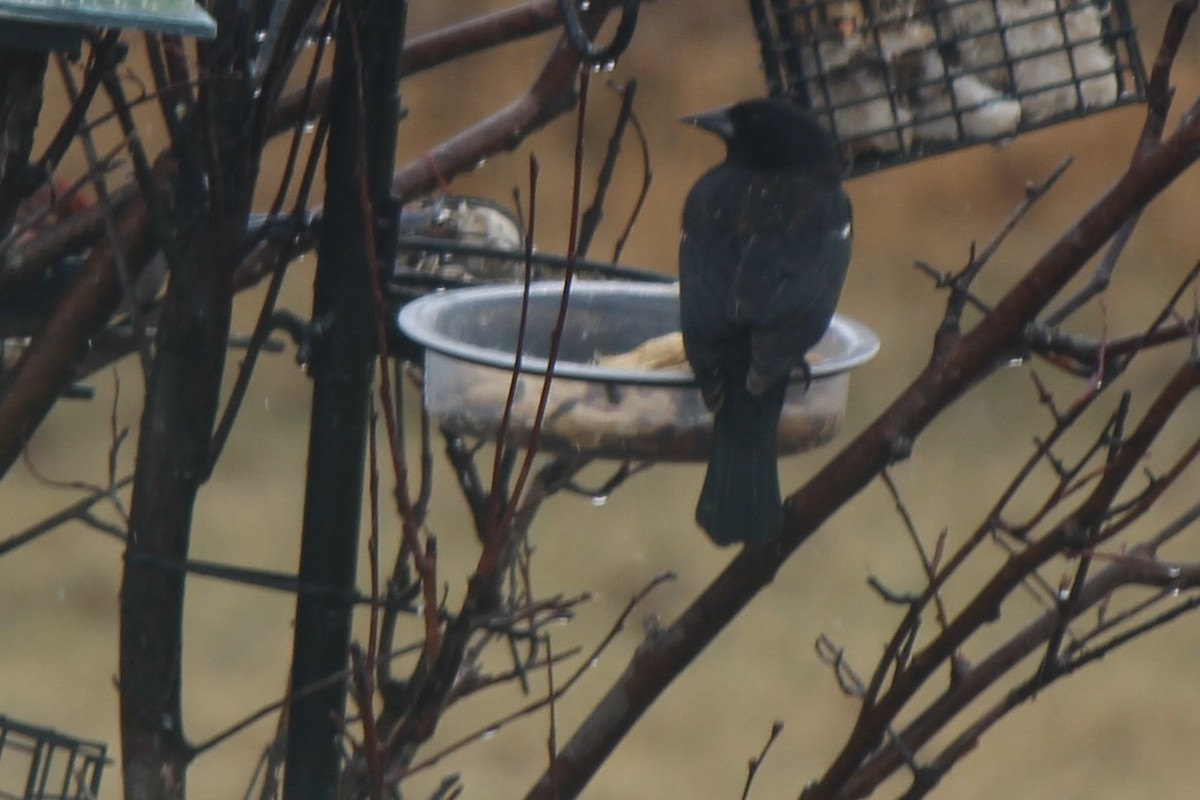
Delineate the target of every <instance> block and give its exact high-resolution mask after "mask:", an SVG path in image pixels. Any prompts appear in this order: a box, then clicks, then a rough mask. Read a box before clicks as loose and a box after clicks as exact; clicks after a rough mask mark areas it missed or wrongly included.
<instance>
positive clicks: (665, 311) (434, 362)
mask: <svg viewBox="0 0 1200 800" xmlns="http://www.w3.org/2000/svg"><path fill="white" fill-rule="evenodd" d="M561 292H562V284H561V283H560V282H542V283H536V284H533V285H532V286H531V288H530V302H529V312H528V322H527V327H526V334H525V350H524V355H523V356H522V359H521V364H520V369H521V374H520V377H519V382H518V387H517V392H516V398H515V401H514V405H513V409H512V415H511V419H510V423H509V429H508V434H507V442H508V443H509V444H511V445H513V446H518V447H519V446H524V445H526V444H528V442H529V437H530V434H531V432H532V429H533V423H534V420H535V415H536V411H537V406H538V400H539V398H540V395H541V391H542V386H543V382H544V380H545V375H546V371H547V366H548V365H547V360H546V356H547V353H548V350H549V345H550V338H551V332H552V331H553V329H554V324H555V320H556V317H557V315H558V308H559V300H560V297H561ZM521 294H522V287H521V286H484V287H473V288H468V289H455V290H451V291H446V292H441V293H438V294H431V295H427V296H425V297H423V298H421V299H418V300H415V301H413V302H412V303H410V304H409V305H407V306H405V308H404V309H403V310H402V311H401V312H400V320H399V322H400V328H401V330H402V331H403V332H404V334H405V335H407V336H408V337H410V338H411V339H413V340H414V341H416V342H417V343H419V344H420V345H422V346H424V348H425V373H424V392H425V407H426V408H427V409H428V410H429V412H430V413H431V414H432V415H433V416H434V417H435V418H436V419H437V420H438V422H439V424H441V425H442V426H443V427H445V428H447V429H448V430H451V431H453V432H455V433H458V434H460V435H464V436H476V437H481V438H492V437H495V436H496V432H497V431H498V430H499V428H500V424H501V420H502V417H503V415H504V406H505V399H506V397H507V395H508V391H509V383H510V380H511V374H512V370H513V368H514V364H515V362H516V358H515V355H514V353H515V350H516V342H517V334H518V330H519V325H520V314H521ZM678 331H679V290H678V287H677V286H675V285H653V284H647V283H637V282H631V281H576V282H575V283H574V284H573V285H572V289H571V300H570V305H569V310H568V312H567V317H566V324H565V328H564V333H563V337H562V342H561V349H560V351H559V358H558V360H557V362H556V364H555V367H554V377H553V381H552V383H551V387H550V395H549V400H548V403H547V406H546V413H545V417H544V421H543V424H542V432H541V448H542V449H543V450H547V451H552V452H559V453H579V454H583V455H588V456H592V457H596V458H619V459H645V460H653V461H698V460H704V459H706V458H707V457H708V449H709V438H710V435H711V426H712V415H711V414H710V413H709V412H708V410H707V409H706V408H705V407H704V403H703V401H702V400H701V398H700V391H699V389H697V388H696V384H695V379H694V376H693V375H692V371H691V369H690V368H689V367H688V366H687V364H686V361H684V359H683V353H682V345H681V343H680V342H679V341H678ZM878 349H879V339H878V338H877V337H876V336H875V334H874V333H872V332H871V331H870V330H869V329H867V328H866V327H865V326H863V325H861V324H860V323H858V322H855V321H853V320H850V319H848V318H846V317H842V316H838V317H835V318H834V321H833V323H832V325H831V326H830V329H829V332H828V333H827V334H826V335H825V338H824V339H822V340H821V342H820V343H819V344H818V345H817V346H816V347H815V348H813V350H812V351H811V352H810V353H809V363H810V366H811V370H812V383H811V385H810V386H808V387H807V388H806V386H805V379H804V376H803V375H802V373H801V372H800V371H797V372H796V373H795V374H794V375H793V377H792V381H791V385H790V387H789V389H788V393H787V399H786V401H785V405H784V410H783V416H782V419H781V421H780V425H779V451H780V454H787V453H796V452H800V451H802V450H808V449H811V448H814V447H817V446H818V445H821V444H824V443H825V442H827V441H829V440H830V439H832V438H833V436H834V435H835V434H836V433H837V432H838V430H839V429H840V428H841V424H842V419H843V416H844V413H845V405H846V393H847V390H848V387H849V382H850V370H851V369H852V368H854V367H856V366H858V365H859V364H862V363H864V362H866V361H867V360H869V359H870V358H871V357H872V356H874V355H875V353H876V352H877V351H878Z"/></svg>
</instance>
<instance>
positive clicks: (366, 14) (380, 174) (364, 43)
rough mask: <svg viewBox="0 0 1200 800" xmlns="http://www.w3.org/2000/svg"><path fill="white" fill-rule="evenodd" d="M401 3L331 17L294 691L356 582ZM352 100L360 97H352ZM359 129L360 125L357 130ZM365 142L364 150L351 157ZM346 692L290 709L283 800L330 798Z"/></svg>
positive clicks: (339, 664)
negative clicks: (371, 237) (372, 252)
mask: <svg viewBox="0 0 1200 800" xmlns="http://www.w3.org/2000/svg"><path fill="white" fill-rule="evenodd" d="M406 10H407V4H406V3H404V2H385V1H384V0H373V1H372V0H366V2H363V1H362V0H358V1H357V2H345V3H343V6H342V9H341V13H340V15H339V20H338V45H337V52H336V55H335V58H334V66H333V76H332V87H331V103H330V108H329V113H330V114H331V119H330V129H329V145H328V152H327V154H326V170H325V179H326V202H325V214H324V218H323V220H322V236H321V241H320V244H319V245H318V248H317V255H318V261H317V270H316V278H315V282H314V289H313V291H314V298H313V319H314V320H321V321H322V322H323V323H325V324H327V325H328V330H327V334H326V335H324V336H322V337H320V338H319V339H318V341H316V342H315V343H314V346H313V351H312V359H311V361H310V371H311V374H312V376H313V405H312V417H311V424H310V428H309V456H308V476H307V479H306V483H305V501H304V522H303V530H302V542H301V552H300V570H299V577H300V582H301V584H304V585H314V586H321V587H324V588H326V589H328V590H331V591H330V592H329V594H328V595H327V594H324V593H323V594H321V595H319V596H317V595H301V596H300V597H299V598H298V599H297V602H296V630H295V636H294V644H293V654H292V673H291V689H292V691H293V692H302V691H304V689H305V687H308V686H311V685H313V684H315V683H318V682H320V681H322V680H325V679H328V678H329V676H331V675H334V674H336V673H337V672H339V671H340V670H342V669H344V668H345V666H346V663H347V650H348V646H349V643H350V634H351V623H352V613H351V612H352V607H351V606H350V604H349V603H348V602H347V601H342V600H337V599H333V598H335V597H337V596H338V595H339V594H341V595H342V596H345V594H344V593H348V592H349V590H351V589H353V587H354V583H355V566H356V563H357V559H358V533H359V525H360V514H361V509H362V502H363V476H364V462H365V448H366V435H367V418H368V417H367V415H368V413H369V397H370V391H371V381H372V376H373V372H374V369H373V367H374V362H373V359H374V357H375V338H374V328H373V325H372V319H373V317H372V314H371V308H372V306H371V303H372V297H371V289H370V281H369V277H370V276H369V272H368V269H371V268H374V266H375V265H370V264H368V251H367V247H366V236H365V233H366V231H367V230H368V226H367V224H366V223H367V214H368V211H369V209H367V208H364V207H363V202H362V192H361V188H362V187H361V186H360V183H359V181H361V180H362V178H363V171H362V166H363V165H365V167H366V172H365V174H366V180H367V188H368V191H369V193H370V197H371V199H372V206H373V208H374V209H375V210H376V211H377V212H379V213H377V215H376V220H375V222H376V224H375V233H376V236H377V241H376V251H377V254H378V256H379V258H380V260H381V261H382V260H385V259H389V258H392V257H393V256H392V255H391V254H393V253H394V252H395V231H394V226H393V225H392V223H391V221H390V220H391V217H392V216H394V215H393V214H392V213H391V209H392V207H393V204H392V203H391V199H390V196H389V192H390V184H391V174H392V171H393V169H394V161H395V146H396V128H397V123H398V118H399V115H398V112H397V109H398V103H399V95H398V88H397V86H398V79H399V72H398V69H397V67H396V65H398V63H399V57H400V51H401V48H402V43H403V40H404V21H405V15H406ZM360 92H361V94H360ZM364 126H365V128H364ZM364 142H365V144H366V152H365V153H362V152H360V147H361V146H362V144H363V143H364ZM344 709H345V685H344V683H342V682H336V683H334V684H332V685H330V686H328V687H326V688H323V689H321V690H320V691H316V692H313V693H311V694H305V695H304V696H302V697H299V698H298V699H297V700H296V701H295V702H294V703H293V704H292V706H291V710H290V717H289V722H288V744H287V760H286V768H285V769H286V771H285V776H284V797H285V798H287V800H334V798H336V796H337V787H338V776H339V772H340V768H341V747H340V736H341V730H342V722H341V718H342V714H343V711H344Z"/></svg>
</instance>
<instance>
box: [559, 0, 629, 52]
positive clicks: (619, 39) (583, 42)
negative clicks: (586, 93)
mask: <svg viewBox="0 0 1200 800" xmlns="http://www.w3.org/2000/svg"><path fill="white" fill-rule="evenodd" d="M580 2H581V3H582V4H583V7H585V8H586V4H587V0H580ZM640 8H641V0H622V2H621V22H620V24H619V25H617V32H616V33H615V34H614V35H613V40H612V42H611V43H610V44H609V45H608V46H607V47H603V48H601V47H597V46H596V43H595V42H593V41H592V40H591V37H590V36H589V35H588V32H587V31H586V30H584V29H583V22H582V21H580V19H579V12H580V10H581V9H580V6H579V5H578V4H577V0H558V12H559V14H561V15H562V19H563V28H564V30H565V31H566V34H567V41H569V42H570V43H571V47H573V48H574V49H575V51H576V52H577V53H579V55H580V56H581V57H582V58H583V60H584V61H585V62H586V63H588V64H592V65H595V64H608V63H611V62H613V61H616V60H617V58H618V57H620V55H621V54H622V53H624V52H625V48H627V47H629V42H630V41H631V40H632V39H633V29H634V28H635V27H636V26H637V17H638V10H639V9H640Z"/></svg>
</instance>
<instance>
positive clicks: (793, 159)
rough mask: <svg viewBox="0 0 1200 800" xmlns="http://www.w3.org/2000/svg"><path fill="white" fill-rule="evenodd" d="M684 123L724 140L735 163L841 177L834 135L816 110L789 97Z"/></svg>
mask: <svg viewBox="0 0 1200 800" xmlns="http://www.w3.org/2000/svg"><path fill="white" fill-rule="evenodd" d="M683 121H684V122H687V123H689V124H692V125H695V126H696V127H697V128H701V129H702V130H706V131H709V132H711V133H715V134H716V135H718V136H720V137H721V138H722V139H724V140H725V145H726V147H727V149H728V160H729V161H731V162H734V163H739V164H744V165H747V166H752V167H759V168H763V169H797V170H802V171H805V172H810V173H814V174H820V173H827V174H829V175H830V176H831V177H838V176H840V175H841V161H840V159H839V158H838V153H837V148H836V147H835V146H834V143H833V139H832V138H831V137H830V136H829V134H828V133H827V132H826V131H825V129H824V128H822V127H821V125H820V123H819V122H817V119H816V117H815V116H814V115H813V114H812V112H810V111H809V110H807V109H805V108H801V107H800V106H798V105H796V104H794V103H790V102H788V101H786V100H778V99H773V98H765V99H758V100H746V101H744V102H741V103H735V104H734V105H731V106H725V107H724V108H718V109H715V110H713V111H707V112H705V113H703V114H696V115H694V116H690V117H684V118H683Z"/></svg>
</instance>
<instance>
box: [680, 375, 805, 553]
mask: <svg viewBox="0 0 1200 800" xmlns="http://www.w3.org/2000/svg"><path fill="white" fill-rule="evenodd" d="M786 390H787V382H786V381H780V382H779V383H778V385H776V386H773V387H772V388H770V389H769V390H768V391H767V392H766V393H765V394H764V395H762V396H761V397H756V396H755V395H752V394H751V393H750V392H749V390H747V389H746V386H745V383H744V382H743V381H731V382H730V384H728V385H727V389H726V393H725V398H724V401H723V402H722V404H721V407H720V409H718V410H717V413H716V417H715V419H714V420H713V435H712V448H711V450H710V452H709V456H708V474H707V475H706V476H705V478H704V488H703V489H702V490H701V491H700V502H698V503H697V504H696V522H698V523H699V524H700V527H701V528H703V529H704V531H705V532H706V533H707V534H708V536H709V538H710V539H712V540H713V541H714V542H716V543H717V544H719V545H728V544H732V543H734V542H748V543H752V542H761V541H763V540H765V539H769V538H770V537H772V536H774V535H775V534H776V533H778V531H779V527H780V525H781V524H782V523H783V509H782V505H783V501H782V499H781V498H780V495H779V471H778V465H777V463H776V462H777V450H776V436H777V435H778V428H779V414H780V411H781V410H782V408H783V395H784V392H785V391H786Z"/></svg>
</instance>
